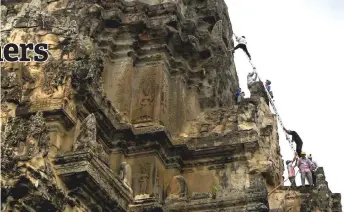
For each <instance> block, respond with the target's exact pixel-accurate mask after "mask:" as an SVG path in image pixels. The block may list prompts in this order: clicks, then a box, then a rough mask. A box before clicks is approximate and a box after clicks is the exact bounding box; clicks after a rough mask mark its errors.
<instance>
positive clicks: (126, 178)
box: [119, 162, 133, 193]
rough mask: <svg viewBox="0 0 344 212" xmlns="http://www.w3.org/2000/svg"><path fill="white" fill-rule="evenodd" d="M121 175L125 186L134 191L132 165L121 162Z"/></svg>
mask: <svg viewBox="0 0 344 212" xmlns="http://www.w3.org/2000/svg"><path fill="white" fill-rule="evenodd" d="M119 175H120V178H121V180H122V182H123V184H124V186H125V187H126V188H127V189H128V190H129V191H130V192H131V193H132V192H133V190H132V189H131V184H132V173H131V166H130V165H129V164H128V163H127V162H123V163H122V164H121V170H120V174H119Z"/></svg>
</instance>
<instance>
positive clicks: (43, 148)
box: [28, 111, 50, 157]
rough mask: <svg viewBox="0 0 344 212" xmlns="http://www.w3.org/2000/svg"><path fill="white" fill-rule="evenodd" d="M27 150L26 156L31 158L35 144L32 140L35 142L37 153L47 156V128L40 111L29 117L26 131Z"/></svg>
mask: <svg viewBox="0 0 344 212" xmlns="http://www.w3.org/2000/svg"><path fill="white" fill-rule="evenodd" d="M28 139H29V141H28V142H29V144H30V145H29V146H30V147H29V150H28V156H29V157H32V156H33V153H34V151H35V150H34V149H35V144H34V142H33V141H32V139H35V141H37V145H38V152H43V156H44V155H46V154H48V150H49V144H50V143H49V142H50V137H49V134H48V131H47V126H46V123H45V120H44V118H43V113H42V112H41V111H40V112H38V113H37V114H36V115H35V116H31V118H30V125H29V131H28Z"/></svg>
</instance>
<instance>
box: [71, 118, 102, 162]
mask: <svg viewBox="0 0 344 212" xmlns="http://www.w3.org/2000/svg"><path fill="white" fill-rule="evenodd" d="M96 123H97V121H96V117H95V115H94V114H93V113H92V114H90V115H88V116H87V117H86V118H85V120H84V121H83V122H82V123H81V126H80V131H79V134H78V136H77V138H76V141H75V143H74V146H73V151H80V150H87V149H91V150H92V151H93V152H94V153H95V154H96V156H97V157H98V158H99V159H100V160H101V161H102V162H104V163H105V164H106V165H107V166H109V158H108V155H107V153H106V152H105V150H104V148H103V146H102V145H101V144H100V143H98V142H97V124H96Z"/></svg>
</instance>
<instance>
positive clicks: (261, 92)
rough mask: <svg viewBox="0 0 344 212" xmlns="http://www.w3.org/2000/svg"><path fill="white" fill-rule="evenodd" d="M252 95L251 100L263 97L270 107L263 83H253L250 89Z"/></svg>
mask: <svg viewBox="0 0 344 212" xmlns="http://www.w3.org/2000/svg"><path fill="white" fill-rule="evenodd" d="M248 89H249V90H250V93H251V99H256V100H259V99H260V98H261V97H263V98H264V100H265V102H266V104H267V105H269V98H268V95H267V94H266V91H265V88H264V84H263V82H261V81H257V82H254V83H252V85H251V86H249V87H248Z"/></svg>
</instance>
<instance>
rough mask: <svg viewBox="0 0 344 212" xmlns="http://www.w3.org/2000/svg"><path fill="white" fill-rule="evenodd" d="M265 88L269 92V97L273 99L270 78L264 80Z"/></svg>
mask: <svg viewBox="0 0 344 212" xmlns="http://www.w3.org/2000/svg"><path fill="white" fill-rule="evenodd" d="M265 88H266V90H268V92H269V94H270V96H271V98H272V99H273V98H274V95H273V93H272V91H271V81H270V80H266V81H265Z"/></svg>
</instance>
